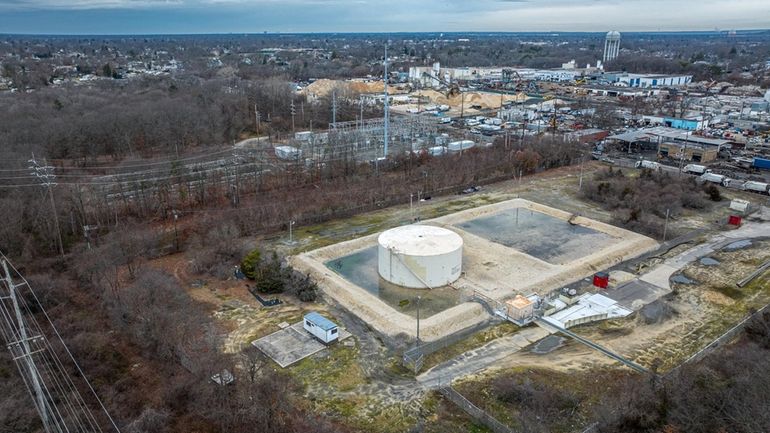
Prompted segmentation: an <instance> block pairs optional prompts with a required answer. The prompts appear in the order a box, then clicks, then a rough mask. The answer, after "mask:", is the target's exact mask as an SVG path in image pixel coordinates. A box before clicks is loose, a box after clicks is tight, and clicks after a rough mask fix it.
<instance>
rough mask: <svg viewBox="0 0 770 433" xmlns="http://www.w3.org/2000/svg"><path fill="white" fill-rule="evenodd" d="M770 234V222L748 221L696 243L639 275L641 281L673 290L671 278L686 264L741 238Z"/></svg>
mask: <svg viewBox="0 0 770 433" xmlns="http://www.w3.org/2000/svg"><path fill="white" fill-rule="evenodd" d="M768 236H770V224H761V223H754V222H747V223H746V224H744V225H743V226H742V227H740V228H738V229H735V230H731V231H726V232H722V233H720V234H717V235H714V236H712V237H711V239H709V241H707V242H705V243H702V244H699V245H696V246H694V247H692V248H690V249H688V250H686V251H684V252H682V253H680V254H678V255H676V256H674V257H672V258H670V259H668V260H666V261H664V262H663V263H661V264H659V265H658V266H656V267H654V268H653V269H652V270H651V271H650V272H647V273H646V274H644V275H642V276H641V277H639V280H640V281H644V282H647V283H650V284H652V285H654V286H657V287H660V288H662V289H666V290H668V291H670V290H671V284H670V283H669V279H670V278H671V276H672V275H674V274H675V273H677V272H679V271H681V270H682V269H683V268H684V267H685V266H687V265H689V264H690V263H692V262H694V261H696V260H698V259H700V258H701V257H704V256H707V255H709V254H711V253H713V252H714V251H717V250H719V249H721V248H722V247H724V246H725V245H728V244H730V243H732V242H735V241H737V240H741V239H755V238H762V237H768Z"/></svg>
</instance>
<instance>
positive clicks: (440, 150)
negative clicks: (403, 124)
mask: <svg viewBox="0 0 770 433" xmlns="http://www.w3.org/2000/svg"><path fill="white" fill-rule="evenodd" d="M445 153H447V149H446V147H444V146H434V147H430V148H428V154H430V155H431V156H441V155H444V154H445Z"/></svg>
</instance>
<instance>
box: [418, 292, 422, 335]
mask: <svg viewBox="0 0 770 433" xmlns="http://www.w3.org/2000/svg"><path fill="white" fill-rule="evenodd" d="M420 299H422V297H420V296H418V297H417V347H420Z"/></svg>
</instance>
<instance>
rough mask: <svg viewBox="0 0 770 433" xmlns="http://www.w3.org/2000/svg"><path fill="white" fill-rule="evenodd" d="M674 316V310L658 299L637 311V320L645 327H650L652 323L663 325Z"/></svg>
mask: <svg viewBox="0 0 770 433" xmlns="http://www.w3.org/2000/svg"><path fill="white" fill-rule="evenodd" d="M675 314H676V310H674V309H673V308H672V307H671V306H670V305H668V304H667V303H666V302H664V301H663V300H661V299H658V300H657V301H655V302H653V303H651V304H647V305H645V306H644V307H643V308H642V309H641V310H639V319H640V320H641V321H642V322H644V323H645V324H647V325H652V324H654V323H663V322H665V321H666V320H668V319H670V318H671V317H673V316H674V315H675Z"/></svg>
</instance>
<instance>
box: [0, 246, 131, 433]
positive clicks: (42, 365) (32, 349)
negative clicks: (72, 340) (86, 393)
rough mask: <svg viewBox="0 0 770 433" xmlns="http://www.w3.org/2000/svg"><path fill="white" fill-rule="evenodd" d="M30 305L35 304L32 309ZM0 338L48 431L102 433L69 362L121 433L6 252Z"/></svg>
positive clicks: (0, 279) (0, 261) (1, 265)
mask: <svg viewBox="0 0 770 433" xmlns="http://www.w3.org/2000/svg"><path fill="white" fill-rule="evenodd" d="M30 302H31V303H33V304H34V305H30ZM33 311H37V312H39V313H41V315H42V316H43V317H44V318H45V321H44V322H47V325H48V326H46V328H50V330H51V331H52V332H53V333H54V335H55V336H56V338H54V339H52V340H49V339H48V338H47V337H46V336H45V333H44V329H43V327H42V326H41V325H40V323H39V322H38V321H37V319H36V317H35V316H36V315H35V314H33ZM0 336H1V337H2V338H3V342H4V343H5V346H6V347H7V348H8V350H9V351H10V352H11V356H12V358H13V361H14V362H15V363H16V366H17V367H18V370H19V374H20V375H21V378H22V380H23V382H24V385H25V387H26V389H27V391H28V392H29V394H30V396H31V397H32V403H33V404H34V407H35V409H36V411H37V413H38V415H39V416H40V420H41V422H42V424H43V430H44V431H45V432H46V433H69V432H84V433H86V432H87V433H95V432H103V431H104V430H102V428H101V425H100V422H99V421H98V420H97V419H96V417H95V416H94V414H93V413H92V412H91V410H90V408H89V406H88V404H87V403H86V401H85V400H84V399H83V397H82V395H81V394H80V392H79V391H78V388H77V387H76V386H75V383H74V382H73V381H72V379H71V377H70V374H69V371H68V367H65V364H64V363H65V362H66V363H67V364H69V361H71V362H72V365H74V367H75V368H76V371H77V372H78V374H79V376H80V378H81V379H82V381H83V382H84V384H85V385H87V387H88V389H89V390H90V391H91V393H93V396H94V397H95V398H96V401H97V402H98V404H99V406H100V407H101V409H102V410H103V411H104V415H106V419H107V420H109V423H110V427H111V429H110V430H109V431H115V432H118V433H120V429H118V427H117V425H116V424H115V422H114V421H113V419H112V417H110V415H109V413H107V409H106V408H105V407H104V405H103V404H102V402H101V400H99V397H98V396H96V392H95V391H94V389H93V388H92V387H91V384H90V383H89V382H88V380H87V379H86V378H85V376H84V375H83V371H82V370H81V369H80V366H79V365H78V364H77V362H75V358H74V357H73V356H72V353H71V352H70V351H69V349H68V348H67V346H66V345H65V344H64V342H63V341H62V339H61V336H60V335H59V332H58V331H57V330H56V327H55V326H54V325H53V323H52V322H51V320H50V318H49V317H48V314H47V313H46V312H45V310H44V309H43V306H42V305H40V302H39V301H38V299H37V296H36V295H35V293H34V292H33V291H32V288H31V287H30V286H29V284H28V283H27V281H26V280H25V279H24V277H22V276H21V274H19V272H18V271H17V270H16V268H14V267H13V265H12V264H11V263H10V262H9V261H8V259H7V258H6V257H5V255H3V254H2V253H0ZM54 343H58V344H57V347H58V348H59V349H63V351H64V353H66V355H67V357H68V358H69V360H67V359H66V358H64V359H63V358H60V357H59V355H58V354H57V353H61V352H58V351H57V350H56V349H55V348H54V345H53V344H54ZM69 368H71V367H69Z"/></svg>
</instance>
